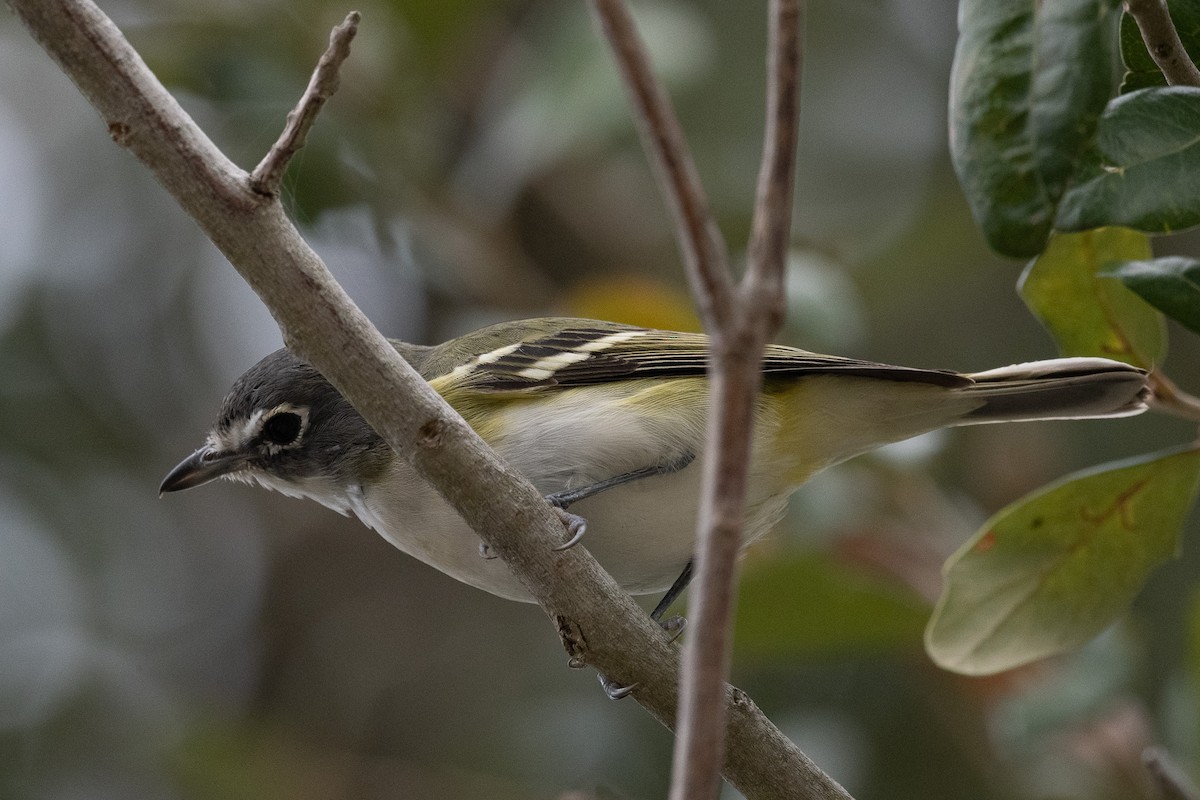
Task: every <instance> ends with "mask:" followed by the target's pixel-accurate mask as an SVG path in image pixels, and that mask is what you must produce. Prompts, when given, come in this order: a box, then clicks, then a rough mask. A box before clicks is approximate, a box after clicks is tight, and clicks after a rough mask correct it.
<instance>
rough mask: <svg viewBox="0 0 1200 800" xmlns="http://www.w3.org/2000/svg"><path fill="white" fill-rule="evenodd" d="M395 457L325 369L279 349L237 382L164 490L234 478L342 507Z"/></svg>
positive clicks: (166, 483)
mask: <svg viewBox="0 0 1200 800" xmlns="http://www.w3.org/2000/svg"><path fill="white" fill-rule="evenodd" d="M389 452H390V450H389V449H388V447H387V445H386V444H385V443H384V442H383V440H382V439H380V438H379V436H378V435H377V434H376V433H375V431H373V430H372V429H371V427H370V426H369V425H367V423H366V422H365V421H364V420H363V418H362V417H360V416H359V415H358V412H357V411H355V410H354V408H353V407H351V405H350V404H349V403H348V402H346V400H345V398H343V397H342V396H341V394H339V393H338V391H337V390H336V389H334V388H333V386H331V385H330V384H329V382H328V381H326V380H325V378H323V377H322V376H321V374H320V373H319V372H317V371H316V370H315V369H313V368H312V367H311V366H309V365H308V364H307V363H305V362H304V361H301V360H300V359H299V358H297V357H296V356H294V355H292V354H291V353H289V352H288V351H287V350H277V351H275V352H274V353H272V354H271V355H269V356H267V357H266V358H264V359H263V360H262V361H260V362H258V363H257V364H255V365H254V366H253V367H251V368H250V369H249V370H247V371H246V373H245V374H244V375H242V376H241V377H240V378H238V379H237V381H236V382H235V383H234V384H233V387H232V388H231V389H230V390H229V394H227V395H226V396H225V400H224V402H223V403H222V404H221V413H220V416H219V417H218V418H217V424H216V426H214V427H213V429H212V431H210V432H209V434H208V439H207V440H206V441H205V443H204V445H203V446H202V447H200V449H198V450H197V451H196V452H194V453H192V454H191V455H190V456H188V457H187V458H186V459H184V460H183V462H182V463H180V464H179V466H177V467H175V469H173V470H171V472H170V474H168V475H167V477H166V478H165V479H164V480H163V483H162V486H161V487H160V489H159V491H161V492H174V491H178V490H181V489H190V488H192V487H194V486H201V485H203V484H205V483H208V482H209V481H211V480H214V479H216V478H230V479H233V480H241V481H245V482H247V483H258V484H261V485H262V486H265V487H267V488H269V489H275V490H277V491H281V492H283V493H285V494H290V495H302V496H308V497H312V498H314V499H316V500H318V501H320V502H322V503H324V504H326V505H332V506H334V507H338V506H342V507H343V508H341V509H339V510H344V505H345V503H344V500H341V498H342V497H344V495H345V492H346V490H347V489H348V488H350V487H355V486H357V485H358V484H359V483H361V481H362V480H363V479H364V478H369V477H370V476H371V475H373V474H375V473H376V472H377V471H378V469H380V468H381V467H382V463H383V461H384V459H386V456H387V454H388V453H389Z"/></svg>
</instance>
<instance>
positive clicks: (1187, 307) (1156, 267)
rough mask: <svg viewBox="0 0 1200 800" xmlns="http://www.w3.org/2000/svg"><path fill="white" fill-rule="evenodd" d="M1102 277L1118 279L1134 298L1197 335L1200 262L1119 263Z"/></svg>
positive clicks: (1176, 258) (1199, 328) (1172, 258)
mask: <svg viewBox="0 0 1200 800" xmlns="http://www.w3.org/2000/svg"><path fill="white" fill-rule="evenodd" d="M1103 275H1104V276H1105V277H1113V278H1118V279H1119V280H1120V281H1121V283H1123V284H1125V286H1127V287H1128V288H1130V289H1132V290H1133V291H1134V292H1136V293H1137V295H1138V297H1140V298H1142V299H1143V300H1145V301H1146V302H1147V303H1149V304H1150V305H1152V306H1154V307H1155V308H1157V309H1158V310H1159V311H1161V312H1163V313H1164V314H1166V315H1167V316H1168V317H1170V318H1171V319H1173V320H1175V321H1176V322H1178V323H1180V324H1181V325H1183V326H1184V327H1186V328H1187V329H1188V330H1190V331H1192V332H1193V333H1200V261H1198V260H1196V259H1194V258H1184V257H1183V256H1167V257H1165V258H1155V259H1151V260H1148V261H1121V262H1118V263H1117V264H1115V265H1114V266H1113V267H1112V268H1110V269H1109V270H1108V271H1107V272H1105V273H1103Z"/></svg>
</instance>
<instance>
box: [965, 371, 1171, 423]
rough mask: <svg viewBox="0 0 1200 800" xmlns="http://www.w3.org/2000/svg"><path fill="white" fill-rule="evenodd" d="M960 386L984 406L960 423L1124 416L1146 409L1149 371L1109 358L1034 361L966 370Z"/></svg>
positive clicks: (966, 416)
mask: <svg viewBox="0 0 1200 800" xmlns="http://www.w3.org/2000/svg"><path fill="white" fill-rule="evenodd" d="M967 377H968V378H970V379H971V380H973V381H974V382H975V383H974V385H972V386H967V387H965V388H963V389H960V390H958V391H961V392H963V393H964V394H968V395H974V396H978V397H982V398H983V399H984V403H983V405H981V406H979V407H978V408H976V409H975V410H974V411H972V412H970V413H969V414H967V415H965V416H964V417H962V419H961V421H960V422H959V424H960V425H972V424H976V423H982V422H1009V421H1014V420H1040V419H1086V418H1089V417H1125V416H1129V415H1131V414H1137V413H1140V412H1141V411H1143V410H1145V408H1146V400H1147V397H1148V394H1149V389H1148V387H1147V385H1146V372H1145V371H1144V370H1141V369H1138V368H1137V367H1133V366H1130V365H1129V364H1123V363H1121V362H1120V361H1110V360H1108V359H1106V358H1056V359H1051V360H1048V361H1031V362H1029V363H1026V364H1013V365H1012V366H1010V367H1000V368H999V369H992V370H988V371H987V372H977V373H975V374H973V375H968V376H967Z"/></svg>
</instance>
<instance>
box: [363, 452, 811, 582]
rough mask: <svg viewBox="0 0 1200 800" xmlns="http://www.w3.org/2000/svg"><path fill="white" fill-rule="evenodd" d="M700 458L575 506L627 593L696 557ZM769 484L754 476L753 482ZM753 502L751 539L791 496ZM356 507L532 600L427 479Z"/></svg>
mask: <svg viewBox="0 0 1200 800" xmlns="http://www.w3.org/2000/svg"><path fill="white" fill-rule="evenodd" d="M699 461H700V460H699V459H697V461H696V462H694V463H692V464H691V465H689V466H688V467H687V468H685V469H683V470H681V471H679V472H676V473H672V474H668V475H660V476H654V477H649V478H642V479H639V480H636V481H633V482H631V483H628V484H625V485H623V486H619V487H617V488H615V489H610V490H608V491H606V492H603V493H601V494H599V495H596V496H593V497H590V498H588V499H586V500H581V501H579V502H578V503H575V504H574V505H572V506H571V511H572V513H575V514H578V515H580V516H582V517H584V518H585V519H586V520H587V523H588V529H587V533H586V534H585V535H584V538H583V540H582V543H581V546H583V547H586V548H587V549H588V550H589V551H590V552H591V553H592V555H593V556H595V557H596V560H597V561H599V562H600V564H601V565H602V566H603V567H604V568H605V569H606V570H607V571H608V573H609V574H610V575H612V576H613V578H614V579H615V580H616V581H617V583H618V584H620V585H621V587H622V588H623V589H625V591H627V592H630V593H631V594H652V593H657V592H662V591H665V590H666V589H667V588H668V587H669V586H670V585H671V583H672V582H674V580H675V578H676V577H678V576H679V573H680V572H682V571H683V568H684V566H685V565H686V564H687V562H688V560H689V559H690V558H691V557H692V554H693V548H694V542H695V527H696V509H697V506H698V503H699V495H700V475H701V465H700V463H699ZM404 466H405V467H407V465H404ZM764 483H765V481H752V483H751V486H752V487H754V486H755V484H758V485H762V484H764ZM399 486H405V487H410V488H409V489H408V490H406V491H405V492H403V493H401V492H399V491H397V490H396V489H395V488H394V487H399ZM385 487H386V488H385ZM748 500H749V503H748V514H747V526H746V540H747V541H750V540H751V539H754V538H757V537H758V536H760V535H761V534H763V533H765V532H766V531H767V530H768V529H769V528H770V527H771V526H772V525H773V524H774V523H775V522H776V521H777V520H778V519H779V517H780V515H781V514H782V513H783V509H784V506H785V504H786V502H787V493H786V492H776V493H774V494H771V493H767V492H764V491H756V490H754V489H753V488H752V490H751V494H750V497H749V498H748ZM353 510H354V511H355V513H356V514H357V515H358V517H359V518H360V519H361V520H362V521H363V522H364V523H365V524H367V525H368V526H369V527H371V528H373V529H375V530H376V531H377V532H379V533H380V534H381V535H382V536H383V537H384V538H385V539H387V540H388V541H389V542H391V543H392V544H393V545H395V546H396V547H397V548H399V549H400V550H402V551H404V552H405V553H408V554H409V555H411V556H413V557H414V558H417V559H420V560H421V561H424V562H425V563H427V564H429V565H430V566H432V567H435V568H437V569H439V570H441V571H442V572H445V573H446V574H447V575H450V576H451V577H453V578H456V579H458V580H460V581H462V582H464V583H467V584H469V585H471V586H475V587H476V588H479V589H483V590H484V591H487V592H491V593H492V594H495V595H499V596H500V597H505V598H509V599H512V600H520V601H524V602H532V600H533V598H532V597H531V596H530V595H529V593H528V592H527V591H526V590H525V588H524V587H523V586H522V585H521V584H520V582H519V581H518V580H517V579H516V577H515V576H514V575H513V574H512V573H511V572H510V571H509V569H508V567H506V566H505V565H504V563H503V562H502V561H501V560H500V559H498V558H492V559H488V558H484V557H483V555H482V554H481V552H480V539H479V537H478V535H476V534H475V532H474V531H472V530H471V528H469V527H468V526H467V525H466V523H464V522H463V521H462V519H461V518H460V517H459V516H458V514H457V513H456V512H455V511H454V509H453V508H451V507H450V505H449V504H447V503H446V502H445V500H443V499H442V498H441V496H439V495H438V494H437V493H436V492H434V490H433V489H432V488H430V487H429V486H428V485H427V484H425V483H424V482H423V481H420V480H417V481H405V480H400V481H388V482H386V483H385V484H384V485H383V487H381V488H380V489H377V490H375V491H374V492H373V493H372V494H371V495H370V496H366V497H364V498H362V501H360V502H358V503H356V504H354V509H353ZM564 536H565V530H564Z"/></svg>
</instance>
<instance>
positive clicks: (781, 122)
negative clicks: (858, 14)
mask: <svg viewBox="0 0 1200 800" xmlns="http://www.w3.org/2000/svg"><path fill="white" fill-rule="evenodd" d="M804 5H805V4H804V2H803V0H799V2H796V1H795V0H789V1H788V2H777V1H776V0H772V3H771V29H770V41H769V45H768V46H769V54H768V63H767V75H768V83H767V119H766V127H765V130H764V135H763V160H762V168H761V170H760V171H759V173H758V189H757V192H756V194H755V200H754V219H753V224H752V226H751V234H750V246H749V251H748V255H747V262H748V263H747V268H748V269H747V276H753V277H752V278H749V279H748V280H746V281H745V283H747V284H750V285H756V286H757V285H763V291H765V293H766V294H767V295H768V296H770V297H774V298H776V299H777V300H778V301H779V305H778V308H777V309H772V311H773V312H774V313H776V314H779V315H780V317H782V314H783V303H782V300H783V296H784V294H783V280H784V274H785V271H786V267H787V248H788V242H789V239H790V237H791V230H792V208H793V195H794V193H795V176H796V140H797V138H798V137H799V127H800V107H799V103H800V75H801V71H802V66H803V65H802V64H801V59H802V57H803V53H804V51H803V47H802V45H801V43H802V42H803V40H804V21H805V8H804ZM782 324H783V320H782V319H778V320H774V321H772V322H770V323H769V326H770V327H773V328H778V327H779V326H781V325H782Z"/></svg>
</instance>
